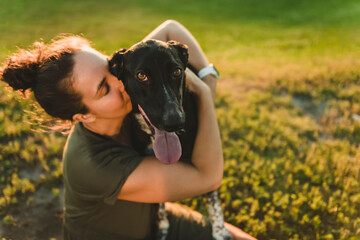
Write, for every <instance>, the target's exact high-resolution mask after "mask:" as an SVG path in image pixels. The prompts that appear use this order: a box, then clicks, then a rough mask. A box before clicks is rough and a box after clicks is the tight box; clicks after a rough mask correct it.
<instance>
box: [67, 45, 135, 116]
mask: <svg viewBox="0 0 360 240" xmlns="http://www.w3.org/2000/svg"><path fill="white" fill-rule="evenodd" d="M74 59H75V65H74V70H73V79H74V83H73V87H74V88H75V90H76V91H78V92H80V93H81V94H82V96H83V103H84V104H85V105H86V106H87V107H88V109H89V111H90V113H91V114H93V115H94V116H95V117H96V118H97V119H114V120H115V119H117V118H119V119H122V118H124V117H125V116H126V115H127V114H128V113H129V112H130V111H131V109H132V105H131V101H130V97H129V95H128V94H127V93H126V91H125V88H124V85H123V84H122V82H121V81H119V80H118V79H117V78H116V77H115V76H114V75H112V74H111V73H110V72H109V70H108V61H107V57H106V56H105V55H103V54H101V53H99V52H97V51H95V50H94V49H92V48H84V49H83V50H82V51H80V52H78V53H76V54H75V56H74Z"/></svg>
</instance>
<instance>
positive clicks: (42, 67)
mask: <svg viewBox="0 0 360 240" xmlns="http://www.w3.org/2000/svg"><path fill="white" fill-rule="evenodd" d="M85 46H90V43H89V41H88V40H86V39H85V38H83V37H80V36H61V37H58V38H57V39H55V40H53V41H52V42H51V43H50V44H44V43H43V42H35V43H34V44H33V46H32V47H31V48H30V49H29V50H25V49H19V50H18V52H17V53H15V54H13V55H11V56H9V57H8V58H7V59H6V60H5V62H4V63H3V65H2V67H1V68H0V79H1V80H2V81H4V82H7V83H8V84H9V86H11V87H12V88H13V89H14V90H19V91H21V92H23V93H24V92H25V91H26V90H27V89H31V90H32V91H33V92H34V96H35V98H36V100H37V102H38V103H39V104H40V106H41V107H42V108H43V109H44V110H45V111H46V112H47V113H48V114H49V115H51V116H53V117H57V118H60V119H63V120H72V117H73V115H74V114H76V113H83V114H85V113H88V108H87V107H86V106H85V105H84V104H83V102H82V95H81V94H80V93H79V92H77V91H75V89H74V88H73V86H72V83H73V79H72V72H73V67H74V54H75V53H76V52H78V51H80V50H81V49H82V48H83V47H85Z"/></svg>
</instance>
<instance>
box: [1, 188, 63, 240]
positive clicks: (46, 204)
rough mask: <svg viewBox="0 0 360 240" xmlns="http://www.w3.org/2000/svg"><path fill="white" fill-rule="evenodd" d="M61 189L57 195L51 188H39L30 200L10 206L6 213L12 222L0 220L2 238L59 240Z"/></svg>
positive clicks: (61, 213)
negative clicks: (11, 217) (6, 223)
mask: <svg viewBox="0 0 360 240" xmlns="http://www.w3.org/2000/svg"><path fill="white" fill-rule="evenodd" d="M62 196H63V191H62V188H61V191H60V194H59V196H58V197H56V196H54V194H53V193H52V192H51V190H48V189H45V188H40V189H39V190H38V191H36V192H35V193H34V194H33V195H32V196H30V197H32V201H27V202H26V201H25V200H21V201H20V202H19V204H17V205H16V206H13V207H11V209H9V210H8V214H9V215H11V216H13V217H14V219H15V220H14V223H13V224H8V225H5V224H4V223H3V222H0V237H1V239H2V240H4V239H6V240H10V239H12V240H60V239H62V237H61V229H62V219H63V204H62V201H63V199H62Z"/></svg>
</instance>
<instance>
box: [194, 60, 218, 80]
mask: <svg viewBox="0 0 360 240" xmlns="http://www.w3.org/2000/svg"><path fill="white" fill-rule="evenodd" d="M209 74H212V75H214V76H215V77H217V78H218V77H220V75H219V72H218V71H217V70H216V68H215V67H214V65H213V64H209V65H207V66H206V67H204V68H202V69H201V70H200V71H199V72H198V76H199V78H200V79H203V78H204V77H205V76H207V75H209Z"/></svg>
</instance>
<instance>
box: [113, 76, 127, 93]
mask: <svg viewBox="0 0 360 240" xmlns="http://www.w3.org/2000/svg"><path fill="white" fill-rule="evenodd" d="M113 84H114V85H115V86H116V87H117V88H118V89H119V91H120V92H123V91H125V87H124V84H123V82H122V81H121V80H117V79H114V80H113Z"/></svg>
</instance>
